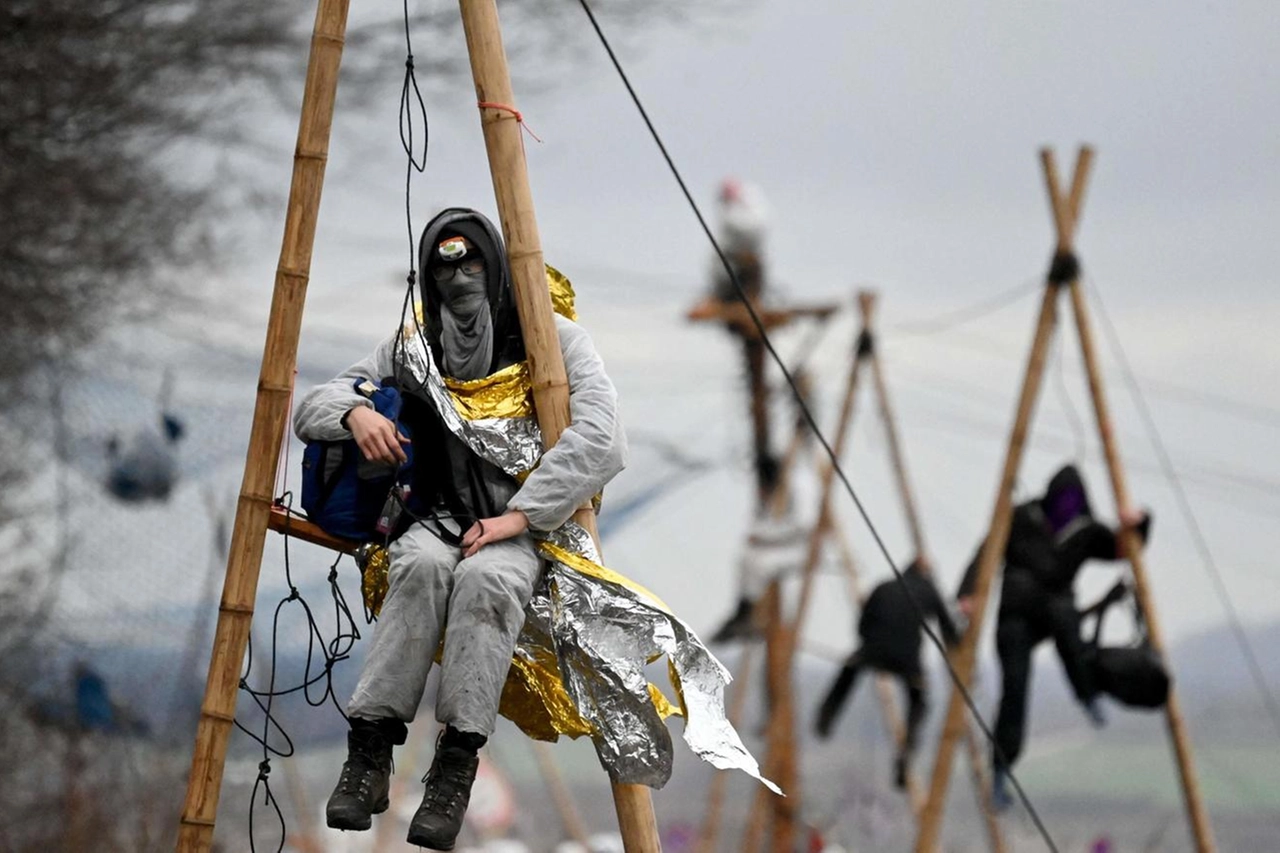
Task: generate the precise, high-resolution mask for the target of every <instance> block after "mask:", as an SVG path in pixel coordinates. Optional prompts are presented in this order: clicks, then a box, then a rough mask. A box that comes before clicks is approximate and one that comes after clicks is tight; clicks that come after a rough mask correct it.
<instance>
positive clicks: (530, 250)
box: [459, 0, 662, 853]
mask: <svg viewBox="0 0 1280 853" xmlns="http://www.w3.org/2000/svg"><path fill="white" fill-rule="evenodd" d="M459 7H460V10H461V13H462V25H463V30H464V31H465V33H466V39H467V53H468V55H469V57H470V60H471V73H472V77H473V79H474V81H475V88H476V99H477V101H478V102H479V103H480V104H496V105H498V106H482V107H480V124H481V127H482V129H483V131H484V141H485V149H486V151H487V152H488V156H489V171H490V174H491V176H492V179H493V191H494V196H495V199H496V201H497V205H498V217H499V220H500V221H501V224H502V234H503V237H504V238H505V240H506V244H507V258H508V261H509V263H510V267H511V277H512V283H513V286H514V288H515V298H516V310H517V312H518V313H519V315H520V327H521V331H522V333H523V335H524V343H525V354H526V357H527V359H528V362H529V376H530V380H531V384H532V386H533V400H534V407H535V410H536V412H537V418H538V425H539V426H540V427H541V429H542V437H543V442H544V444H545V446H546V447H551V446H552V445H553V444H555V442H556V441H557V440H558V439H559V438H560V434H561V433H562V432H563V431H564V429H565V428H566V427H567V426H568V425H569V382H568V378H567V376H566V375H565V368H564V356H563V354H562V353H561V351H560V340H559V336H558V335H557V333H556V327H555V320H554V316H553V314H552V310H551V295H550V293H549V292H548V291H547V286H546V272H545V267H544V264H543V259H542V244H541V241H540V239H539V236H538V223H537V219H536V217H535V216H534V208H533V193H532V191H531V190H530V187H529V175H528V171H527V169H526V166H525V158H524V144H523V141H522V140H521V137H520V133H521V128H520V121H519V115H518V113H516V112H515V96H514V94H513V92H512V89H511V77H510V74H509V72H508V70H507V57H506V52H505V50H504V49H503V46H502V30H501V25H500V23H499V21H498V10H497V6H496V4H495V3H494V0H459ZM574 520H576V521H577V522H578V523H579V524H581V525H582V526H583V527H585V528H586V529H587V530H589V531H590V532H591V535H592V537H593V538H597V539H598V536H597V534H596V523H595V514H594V512H592V510H591V508H590V507H583V508H581V509H579V510H578V512H577V513H575V514H574ZM613 799H614V807H615V810H616V811H617V815H618V828H619V830H620V832H621V834H622V840H623V845H624V847H625V849H626V851H627V853H652V851H658V850H661V849H662V845H661V842H660V841H659V838H658V826H657V821H656V819H655V818H654V814H653V802H652V799H651V797H650V794H649V789H648V788H646V787H644V786H643V785H623V784H620V783H618V782H616V781H615V782H613Z"/></svg>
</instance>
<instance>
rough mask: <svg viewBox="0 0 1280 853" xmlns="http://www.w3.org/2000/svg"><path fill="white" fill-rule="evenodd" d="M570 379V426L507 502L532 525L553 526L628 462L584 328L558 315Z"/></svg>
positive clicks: (609, 393) (610, 393)
mask: <svg viewBox="0 0 1280 853" xmlns="http://www.w3.org/2000/svg"><path fill="white" fill-rule="evenodd" d="M556 327H557V331H558V332H559V334H560V349H561V350H562V351H563V353H564V366H565V372H566V373H567V374H568V379H569V427H568V429H566V430H565V431H564V434H563V435H561V436H560V440H559V441H557V442H556V444H555V446H554V447H552V448H551V449H550V450H548V451H547V452H546V453H544V454H543V456H542V461H541V462H540V463H539V465H538V467H537V468H535V469H534V470H533V473H531V474H530V475H529V478H528V479H527V480H525V481H524V485H523V486H521V487H520V490H519V491H518V492H516V494H515V496H514V497H512V498H511V501H510V502H509V503H508V504H507V508H508V509H518V510H521V511H522V512H524V514H525V515H527V516H528V517H529V526H530V527H532V528H533V529H534V530H554V529H556V528H557V527H559V526H560V525H561V524H564V523H565V522H566V521H568V520H569V517H570V516H572V515H573V513H574V510H576V509H577V508H578V507H580V506H582V505H583V504H584V503H586V502H587V501H588V500H590V499H591V497H592V496H594V495H595V494H596V493H597V492H599V491H600V490H601V489H602V488H604V485H605V484H606V483H608V482H609V481H610V480H612V479H613V478H614V476H615V475H616V474H617V473H618V472H619V471H621V470H622V469H623V468H624V467H625V466H626V464H627V439H626V435H625V434H624V432H623V430H622V423H621V421H620V420H619V418H618V392H617V391H616V390H614V387H613V383H612V382H611V381H609V377H608V376H607V375H606V374H605V372H604V363H603V362H602V361H601V360H600V356H599V355H598V354H597V353H596V350H595V346H594V345H593V344H592V343H591V338H590V337H589V336H588V335H587V333H586V331H585V330H584V329H583V328H582V327H581V326H579V325H578V324H577V323H574V322H573V321H571V320H566V319H565V318H563V317H561V316H559V315H557V316H556Z"/></svg>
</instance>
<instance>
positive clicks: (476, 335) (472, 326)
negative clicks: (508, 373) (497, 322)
mask: <svg viewBox="0 0 1280 853" xmlns="http://www.w3.org/2000/svg"><path fill="white" fill-rule="evenodd" d="M439 287H440V293H441V296H442V297H443V301H442V303H441V305H440V344H441V348H442V350H443V355H444V372H445V373H447V374H448V375H449V376H452V377H453V378H454V379H482V378H484V377H485V376H487V375H489V365H490V364H491V363H492V362H493V315H492V313H491V312H490V310H489V297H488V284H487V279H486V275H485V273H484V272H479V273H475V274H474V275H468V274H466V273H464V272H463V271H462V270H460V269H459V270H455V271H454V274H453V278H451V279H449V280H448V281H446V282H443V283H441V284H440V285H439Z"/></svg>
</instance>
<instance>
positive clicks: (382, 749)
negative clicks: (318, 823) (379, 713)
mask: <svg viewBox="0 0 1280 853" xmlns="http://www.w3.org/2000/svg"><path fill="white" fill-rule="evenodd" d="M404 735H405V725H404V723H402V722H400V721H399V720H362V719H359V718H358V717H352V718H351V730H350V731H349V732H347V760H346V761H345V762H343V764H342V775H341V776H339V777H338V786H337V787H336V788H334V789H333V793H332V794H331V795H330V796H329V803H328V805H326V806H325V810H324V814H325V823H327V824H328V825H329V826H330V827H332V828H334V829H354V830H364V829H368V828H369V827H370V826H371V825H372V824H373V815H376V814H381V813H382V812H385V811H386V810H387V806H388V805H389V801H388V798H387V795H388V793H389V791H390V789H391V747H392V745H393V744H397V743H404Z"/></svg>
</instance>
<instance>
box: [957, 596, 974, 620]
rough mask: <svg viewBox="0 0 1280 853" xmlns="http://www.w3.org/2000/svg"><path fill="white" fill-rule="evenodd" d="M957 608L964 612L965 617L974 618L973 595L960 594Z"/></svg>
mask: <svg viewBox="0 0 1280 853" xmlns="http://www.w3.org/2000/svg"><path fill="white" fill-rule="evenodd" d="M956 608H957V609H958V610H959V611H960V612H961V613H962V614H964V618H966V619H972V618H973V596H972V595H962V596H960V597H959V598H958V599H956Z"/></svg>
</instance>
